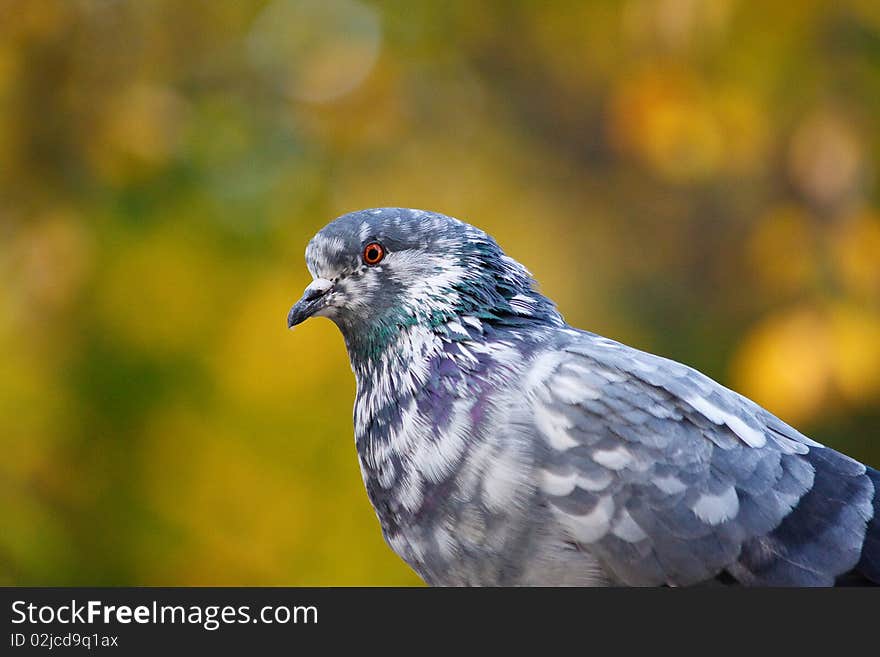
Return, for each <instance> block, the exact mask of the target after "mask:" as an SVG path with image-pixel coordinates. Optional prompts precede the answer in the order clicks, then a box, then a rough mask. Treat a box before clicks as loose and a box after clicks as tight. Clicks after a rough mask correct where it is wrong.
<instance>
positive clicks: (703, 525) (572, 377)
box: [287, 208, 880, 586]
mask: <svg viewBox="0 0 880 657" xmlns="http://www.w3.org/2000/svg"><path fill="white" fill-rule="evenodd" d="M305 255H306V263H307V266H308V270H309V272H310V273H311V275H312V278H313V280H312V282H311V284H309V285H308V287H307V288H306V289H305V292H304V294H303V295H302V298H301V299H300V300H299V301H297V302H296V304H295V305H294V306H293V307H292V308H291V310H290V312H289V314H288V317H287V323H288V326H289V327H290V328H293V327H294V326H295V325H297V324H299V323H301V322H303V321H304V320H305V319H307V318H309V317H315V316H320V317H327V318H329V319H330V320H332V321H333V322H334V323H335V324H336V325H337V326H338V327H339V329H340V330H341V332H342V335H343V337H344V339H345V345H346V348H347V350H348V355H349V358H350V361H351V366H352V370H353V371H354V374H355V377H356V379H357V392H356V398H355V403H354V437H355V444H356V447H357V455H358V460H359V463H360V469H361V474H362V476H363V480H364V484H365V486H366V491H367V495H368V497H369V499H370V502H371V503H372V505H373V507H374V509H375V511H376V515H377V516H378V519H379V522H380V524H381V528H382V533H383V535H384V537H385V540H386V542H387V543H388V545H389V546H390V547H391V548H392V549H393V550H394V551H395V552H396V553H397V554H398V555H399V556H400V557H401V558H402V559H403V560H404V561H405V562H406V563H407V564H409V566H410V567H411V568H412V569H414V570H415V571H416V573H418V575H419V576H421V578H422V579H423V580H424V581H425V582H426V583H427V584H429V585H435V586H695V585H730V586H735V585H742V586H843V585H866V586H876V585H878V584H880V472H878V471H877V470H875V469H872V468H870V467H867V466H865V465H863V464H861V463H859V462H858V461H855V460H853V459H852V458H850V457H848V456H845V455H844V454H841V453H839V452H837V451H835V450H833V449H831V448H828V447H825V446H823V445H821V444H820V443H818V442H816V441H814V440H811V439H810V438H808V437H807V436H805V435H803V434H801V433H800V432H798V431H797V430H795V429H794V428H792V427H791V426H789V425H788V424H786V423H785V422H783V421H782V420H780V419H779V418H777V417H775V416H774V415H773V414H772V413H770V412H769V411H767V410H765V409H763V408H762V407H760V406H759V405H757V404H756V403H754V402H752V401H751V400H749V399H747V398H746V397H743V396H742V395H739V394H737V393H736V392H734V391H732V390H730V389H728V388H726V387H724V386H722V385H721V384H719V383H716V382H715V381H713V380H712V379H710V378H708V377H707V376H705V375H703V374H701V373H700V372H698V371H696V370H694V369H692V368H690V367H687V366H686V365H683V364H681V363H678V362H675V361H673V360H668V359H666V358H662V357H659V356H655V355H652V354H649V353H646V352H643V351H639V350H637V349H634V348H631V347H628V346H626V345H623V344H621V343H618V342H615V341H614V340H610V339H607V338H604V337H601V336H599V335H596V334H594V333H590V332H587V331H583V330H579V329H576V328H573V327H571V326H569V325H568V324H566V323H565V321H564V320H563V318H562V316H561V315H560V313H559V311H558V310H557V309H556V306H555V304H554V303H553V302H552V301H551V300H550V299H548V298H547V297H545V296H544V295H542V294H541V293H540V292H539V291H538V289H537V284H536V283H535V281H534V280H533V278H532V276H531V274H530V273H529V272H528V271H527V270H526V268H525V267H523V266H522V265H521V264H519V263H518V262H517V261H515V260H514V259H512V258H510V257H508V256H507V255H505V254H504V252H503V251H502V250H501V248H500V247H499V245H498V244H497V243H496V241H495V240H494V239H493V238H492V237H490V236H489V235H488V234H486V233H485V232H483V231H482V230H480V229H479V228H476V227H474V226H472V225H470V224H467V223H464V222H462V221H459V220H457V219H455V218H452V217H449V216H445V215H443V214H439V213H436V212H429V211H425V210H414V209H405V208H376V209H369V210H362V211H358V212H352V213H350V214H346V215H343V216H341V217H339V218H338V219H336V220H334V221H333V222H331V223H329V224H328V225H327V226H325V227H324V228H323V229H322V230H321V231H320V232H319V233H318V234H317V235H315V237H314V238H313V239H312V240H311V241H310V242H309V244H308V246H307V248H306V254H305Z"/></svg>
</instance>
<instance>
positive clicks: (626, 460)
mask: <svg viewBox="0 0 880 657" xmlns="http://www.w3.org/2000/svg"><path fill="white" fill-rule="evenodd" d="M557 334H558V338H557V339H556V340H554V341H551V342H550V343H549V344H547V346H546V347H545V348H544V349H543V350H541V351H540V352H538V353H537V354H536V355H535V357H534V360H533V362H532V363H531V366H530V369H529V370H528V371H527V372H526V374H525V380H526V382H527V386H526V388H525V397H526V399H527V400H528V409H529V414H530V418H531V426H532V430H533V435H534V446H535V450H536V460H535V463H536V470H535V472H534V476H535V481H536V482H537V485H538V489H539V491H540V493H541V498H542V499H541V502H542V503H544V504H546V508H547V511H548V513H549V514H550V515H552V517H553V518H554V519H555V521H556V522H557V523H558V525H559V527H561V528H562V529H563V531H564V532H565V533H566V534H568V535H569V536H570V537H571V539H572V542H573V543H574V544H575V545H576V546H577V548H578V549H580V550H584V551H588V552H589V553H591V554H592V555H594V556H595V557H596V558H597V560H598V561H599V563H601V564H602V566H603V567H604V568H606V569H607V570H608V575H609V579H610V580H611V581H613V582H617V583H622V584H630V585H661V584H668V585H676V586H683V585H692V584H699V583H703V582H722V583H729V584H736V583H739V584H744V585H770V586H829V585H834V584H835V583H837V584H844V583H845V584H872V583H873V584H878V583H880V521H878V517H880V473H878V471H877V470H873V469H871V468H868V467H866V466H864V465H862V464H861V463H859V462H857V461H855V460H853V459H851V458H849V457H848V456H845V455H843V454H840V453H838V452H836V451H834V450H832V449H829V448H826V447H824V446H822V445H820V444H818V443H816V442H814V441H812V440H810V439H808V438H806V437H805V436H803V435H802V434H800V433H799V432H797V431H796V430H794V429H793V428H791V427H790V426H788V425H787V424H785V423H784V422H782V421H781V420H779V419H778V418H776V417H775V416H773V415H772V414H770V413H769V412H767V411H766V410H764V409H762V408H761V407H759V406H757V405H756V404H755V403H753V402H751V401H750V400H748V399H746V398H745V397H742V396H741V395H738V394H737V393H735V392H733V391H731V390H728V389H727V388H724V387H723V386H721V385H719V384H718V383H716V382H714V381H712V380H711V379H709V378H708V377H706V376H704V375H702V374H700V373H698V372H696V371H695V370H693V369H691V368H688V367H686V366H684V365H681V364H680V363H676V362H674V361H670V360H667V359H664V358H660V357H657V356H653V355H650V354H647V353H644V352H641V351H638V350H635V349H632V348H630V347H627V346H625V345H622V344H619V343H616V342H614V341H611V340H607V339H605V338H601V337H599V336H595V335H592V334H589V333H585V332H581V331H573V330H568V329H564V330H559V331H557Z"/></svg>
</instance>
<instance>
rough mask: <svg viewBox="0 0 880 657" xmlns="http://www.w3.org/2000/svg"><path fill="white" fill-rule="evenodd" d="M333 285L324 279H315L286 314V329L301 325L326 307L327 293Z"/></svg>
mask: <svg viewBox="0 0 880 657" xmlns="http://www.w3.org/2000/svg"><path fill="white" fill-rule="evenodd" d="M331 289H333V283H332V282H331V281H328V280H327V279H326V278H316V279H315V280H313V281H312V282H311V284H310V285H309V286H308V287H307V288H306V289H305V291H304V292H303V295H302V298H301V299H300V300H299V301H297V302H296V303H295V304H293V308H291V309H290V312H289V313H288V314H287V328H293V327H294V326H296V325H297V324H301V323H302V322H304V321H306V320H307V319H308V318H309V317H311V316H312V315H314V314H316V313H317V312H318V311H320V310H321V309H323V308H324V307H325V306H326V305H327V293H328V292H329V291H330V290H331Z"/></svg>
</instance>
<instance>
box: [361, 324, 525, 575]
mask: <svg viewBox="0 0 880 657" xmlns="http://www.w3.org/2000/svg"><path fill="white" fill-rule="evenodd" d="M523 361H524V359H523V355H522V353H521V352H520V351H519V350H518V349H517V346H516V345H514V344H513V343H509V342H504V343H501V344H492V345H490V344H487V343H480V342H477V341H473V340H471V341H448V340H443V339H440V338H437V339H432V338H431V337H430V336H414V338H413V339H412V340H411V342H410V344H409V345H408V346H406V347H404V348H403V349H400V350H398V351H397V352H396V353H395V354H394V355H386V356H383V359H380V361H379V362H378V363H376V364H375V366H374V367H373V368H372V370H371V371H368V372H360V373H358V395H357V400H356V402H355V437H356V443H357V448H358V456H359V460H360V465H361V470H362V474H363V477H364V483H365V485H366V488H367V493H368V495H369V497H370V501H371V502H372V504H373V506H374V508H375V509H376V513H377V515H378V517H379V520H380V522H381V524H382V529H383V533H384V535H385V538H386V540H387V541H388V542H389V544H390V545H391V547H392V548H393V549H394V550H395V551H396V552H397V553H398V554H399V555H400V556H401V557H402V558H403V559H404V560H406V561H407V562H408V563H409V564H410V565H411V566H412V567H413V568H414V569H415V570H416V571H417V572H419V573H420V574H421V575H422V576H423V577H424V578H425V579H426V580H427V581H429V582H432V583H441V584H468V583H473V584H476V583H487V582H489V581H495V582H497V583H504V580H505V577H509V578H510V579H514V578H515V574H514V571H515V570H516V568H515V567H514V566H513V565H512V564H510V563H508V562H507V561H505V560H506V559H507V558H508V556H507V555H510V554H515V553H516V549H515V547H516V546H515V544H516V543H517V542H519V541H521V540H523V537H522V536H520V534H519V527H523V526H525V523H518V522H514V520H515V518H512V515H515V514H518V513H520V512H521V511H520V510H521V509H523V508H525V507H526V506H527V505H526V504H524V500H523V499H521V498H522V497H523V496H527V495H530V494H531V492H530V488H529V484H528V482H529V481H530V479H531V477H530V472H531V471H530V468H531V465H530V462H531V455H530V453H529V444H528V441H527V440H525V439H522V440H520V439H519V438H518V437H517V436H516V435H515V432H512V431H509V430H500V428H501V427H505V426H506V420H507V418H508V417H509V416H510V414H511V413H512V412H513V409H511V408H510V406H509V402H508V400H509V399H512V398H514V397H513V396H512V395H510V394H509V391H510V388H511V386H513V385H515V382H516V381H517V380H518V377H519V374H520V370H521V368H522V367H523Z"/></svg>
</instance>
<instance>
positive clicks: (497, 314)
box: [287, 208, 561, 349]
mask: <svg viewBox="0 0 880 657" xmlns="http://www.w3.org/2000/svg"><path fill="white" fill-rule="evenodd" d="M306 264H307V266H308V268H309V272H310V273H311V274H312V278H313V279H314V280H313V281H312V283H311V284H310V285H309V286H308V287H307V288H306V290H305V293H304V294H303V296H302V298H301V299H300V300H299V301H298V302H297V303H296V305H294V306H293V308H291V309H290V314H289V315H288V318H287V323H288V326H290V327H293V326H295V325H296V324H299V323H300V322H302V321H304V320H305V319H307V318H309V317H313V316H323V317H328V318H330V319H331V320H333V321H334V322H335V323H336V324H337V325H338V326H339V328H340V329H341V330H342V332H343V334H344V336H345V338H346V341H347V342H348V343H349V345H350V346H351V345H352V343H362V344H365V345H369V346H370V348H371V349H376V348H381V347H382V346H384V345H385V344H387V343H388V342H389V341H390V340H391V339H393V338H394V337H396V335H397V334H398V333H399V332H400V331H401V330H404V329H405V328H406V327H408V326H412V325H414V324H421V325H424V326H427V327H431V328H435V329H437V330H443V328H442V327H443V326H444V325H446V324H447V323H448V322H450V321H451V320H454V319H460V318H464V317H472V318H475V319H477V320H479V321H480V322H497V323H507V324H511V323H514V324H516V323H519V324H521V323H524V322H527V321H552V322H559V321H561V319H560V318H559V315H558V313H557V312H556V309H555V307H554V306H553V304H552V302H550V301H549V300H548V299H546V298H545V297H543V296H541V295H540V294H538V293H537V292H536V291H535V290H534V289H533V285H534V281H533V280H532V278H531V275H530V274H529V272H528V271H527V270H526V269H525V268H524V267H523V266H522V265H520V264H519V263H518V262H516V261H515V260H513V259H512V258H509V257H507V256H506V255H504V253H503V252H502V251H501V248H500V247H499V246H498V244H497V243H496V242H495V240H494V239H492V238H491V237H490V236H489V235H487V234H486V233H484V232H483V231H482V230H480V229H478V228H475V227H474V226H471V225H469V224H466V223H464V222H462V221H459V220H457V219H453V218H452V217H447V216H445V215H442V214H437V213H435V212H427V211H424V210H410V209H405V208H378V209H373V210H362V211H359V212H352V213H350V214H346V215H343V216H342V217H339V218H338V219H336V220H335V221H333V222H332V223H330V224H328V225H327V226H325V227H324V228H323V229H322V230H321V231H320V232H319V233H318V234H317V235H315V237H314V238H312V240H311V241H310V242H309V245H308V247H307V248H306Z"/></svg>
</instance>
